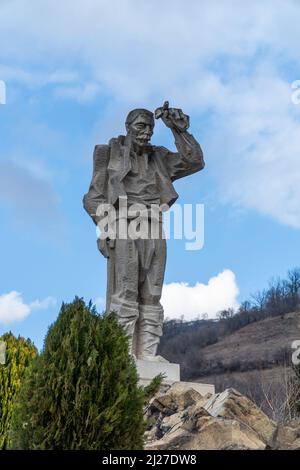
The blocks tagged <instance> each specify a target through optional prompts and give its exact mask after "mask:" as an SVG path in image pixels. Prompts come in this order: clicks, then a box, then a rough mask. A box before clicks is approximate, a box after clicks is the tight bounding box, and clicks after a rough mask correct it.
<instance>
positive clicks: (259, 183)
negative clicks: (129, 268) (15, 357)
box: [0, 0, 300, 346]
mask: <svg viewBox="0 0 300 470" xmlns="http://www.w3.org/2000/svg"><path fill="white" fill-rule="evenodd" d="M299 24H300V4H299V2H298V1H297V0H295V1H294V0H264V1H263V2H261V1H260V0H257V1H255V0H254V1H252V2H251V3H250V2H247V5H246V4H245V2H244V1H243V0H202V1H199V0H189V1H188V2H182V1H177V0H172V1H171V0H170V1H169V0H165V1H164V2H161V1H158V0H152V1H151V2H146V1H137V0H110V1H108V0H72V1H69V0H64V2H58V1H50V0H30V2H28V1H26V0H0V80H4V81H5V82H6V86H7V103H6V105H5V106H4V105H0V220H1V232H0V247H1V248H0V333H1V332H4V331H6V330H7V329H8V328H9V329H12V330H13V331H14V332H15V333H21V334H23V335H25V336H30V337H31V338H33V339H34V340H35V342H36V343H37V344H38V346H40V345H41V344H42V339H43V336H44V334H45V332H46V330H47V327H48V325H49V323H51V322H52V321H54V319H55V318H56V315H57V312H58V309H59V305H60V303H61V302H62V300H65V301H70V300H72V298H73V297H74V296H75V295H79V296H83V297H84V298H85V299H86V300H89V299H90V298H91V299H94V300H95V301H96V300H97V299H98V300H97V305H98V307H99V309H101V308H102V306H101V302H102V305H103V300H101V299H103V298H104V297H105V286H106V267H105V262H104V260H103V259H102V258H101V257H100V255H99V254H98V253H97V251H96V241H95V230H94V227H93V225H92V222H91V221H90V220H89V218H88V216H87V215H86V214H85V213H84V211H83V209H82V203H81V200H82V196H83V194H84V193H85V192H86V191H87V188H88V185H89V182H90V177H91V163H92V161H91V158H92V152H93V147H94V145H95V144H97V143H105V142H106V141H107V140H108V139H109V138H110V137H112V136H116V135H119V134H120V133H123V132H124V119H125V117H126V114H127V112H128V111H129V110H130V109H132V108H134V107H137V106H139V107H148V108H149V109H152V110H153V109H155V108H156V107H157V106H159V105H161V104H162V103H163V102H164V100H165V99H168V100H169V101H170V103H171V105H173V106H175V107H177V106H178V107H182V108H183V110H184V111H185V112H186V113H187V114H189V115H190V117H191V131H192V132H193V134H194V135H195V136H196V137H197V138H198V139H199V141H200V143H201V145H202V147H203V150H204V154H205V160H206V168H205V170H204V171H203V172H201V173H198V174H196V175H193V176H191V177H189V179H182V180H180V181H178V182H177V183H176V189H177V191H178V192H179V194H180V202H181V203H193V204H195V203H204V204H205V244H204V248H203V249H202V250H200V251H198V252H190V251H186V250H185V242H184V241H180V240H170V241H169V243H168V249H169V251H168V264H167V272H166V279H165V282H166V286H165V289H164V295H163V303H164V306H165V310H166V316H168V317H169V318H171V317H179V316H181V315H184V316H185V318H187V319H191V318H194V317H196V316H198V315H201V314H203V313H208V314H209V316H211V317H214V316H215V315H216V313H217V311H218V310H220V309H222V308H227V307H236V306H237V305H238V303H239V302H241V301H243V300H245V299H246V298H248V297H249V296H250V294H251V293H252V292H255V291H256V290H257V289H260V288H263V287H265V286H266V284H267V282H268V280H269V279H270V278H271V277H272V276H277V275H280V276H284V275H285V273H286V271H287V270H288V269H289V268H292V267H294V266H297V265H298V266H300V252H299V240H300V204H299V200H300V132H299V130H300V105H297V104H296V103H297V99H298V98H299V97H300V93H298V92H297V89H296V90H293V89H292V83H293V82H294V81H295V80H298V79H300V71H299V65H300V64H299V62H300V54H299V43H300V29H299ZM293 93H294V95H293ZM153 142H154V143H159V144H162V145H165V146H168V147H169V148H171V149H173V148H174V144H173V141H172V137H171V135H170V132H169V131H168V130H167V129H166V128H164V126H163V125H162V124H161V123H160V122H158V123H157V126H156V130H155V135H154V138H153ZM99 299H100V301H99ZM182 299H185V301H184V302H183V300H182Z"/></svg>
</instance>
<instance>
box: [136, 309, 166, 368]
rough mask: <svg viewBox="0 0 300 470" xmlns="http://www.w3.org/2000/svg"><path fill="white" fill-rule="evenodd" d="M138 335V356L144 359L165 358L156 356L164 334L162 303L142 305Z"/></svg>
mask: <svg viewBox="0 0 300 470" xmlns="http://www.w3.org/2000/svg"><path fill="white" fill-rule="evenodd" d="M139 311H140V314H139V322H138V337H137V357H138V359H142V360H150V361H155V360H164V359H163V358H161V357H160V356H156V351H157V347H158V344H159V341H160V337H161V335H162V324H163V308H162V306H161V305H140V307H139Z"/></svg>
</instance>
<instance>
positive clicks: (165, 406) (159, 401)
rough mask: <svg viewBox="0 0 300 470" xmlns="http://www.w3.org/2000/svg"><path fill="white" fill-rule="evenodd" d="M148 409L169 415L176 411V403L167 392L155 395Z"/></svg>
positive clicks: (151, 411)
mask: <svg viewBox="0 0 300 470" xmlns="http://www.w3.org/2000/svg"><path fill="white" fill-rule="evenodd" d="M148 410H149V411H150V413H151V414H152V413H153V412H154V411H155V410H157V411H159V412H161V413H163V414H165V415H166V416H169V415H171V414H173V413H176V411H177V404H176V403H175V402H174V400H173V397H172V396H171V395H169V394H166V395H158V396H155V397H154V398H153V399H152V401H151V402H150V404H149V408H148Z"/></svg>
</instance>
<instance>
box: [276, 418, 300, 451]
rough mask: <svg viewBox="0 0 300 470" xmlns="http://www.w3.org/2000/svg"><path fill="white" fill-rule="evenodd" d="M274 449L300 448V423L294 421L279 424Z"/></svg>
mask: <svg viewBox="0 0 300 470" xmlns="http://www.w3.org/2000/svg"><path fill="white" fill-rule="evenodd" d="M274 441H275V443H274V448H275V449H278V450H288V449H294V450H296V449H298V448H300V421H299V420H293V421H290V422H287V423H285V424H281V423H280V424H278V428H277V433H276V438H275V439H274Z"/></svg>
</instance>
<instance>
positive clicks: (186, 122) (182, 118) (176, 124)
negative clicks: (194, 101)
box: [160, 108, 190, 132]
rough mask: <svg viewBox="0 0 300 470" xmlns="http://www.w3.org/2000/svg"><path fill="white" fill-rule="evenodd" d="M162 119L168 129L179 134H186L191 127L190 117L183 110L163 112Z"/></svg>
mask: <svg viewBox="0 0 300 470" xmlns="http://www.w3.org/2000/svg"><path fill="white" fill-rule="evenodd" d="M160 117H161V119H162V120H163V122H164V124H165V125H166V126H167V127H169V128H170V129H175V130H176V131H178V132H184V131H186V130H187V129H188V128H189V126H190V118H189V116H187V115H186V114H184V113H183V111H182V110H181V109H177V108H168V109H165V110H162V114H161V116H160Z"/></svg>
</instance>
